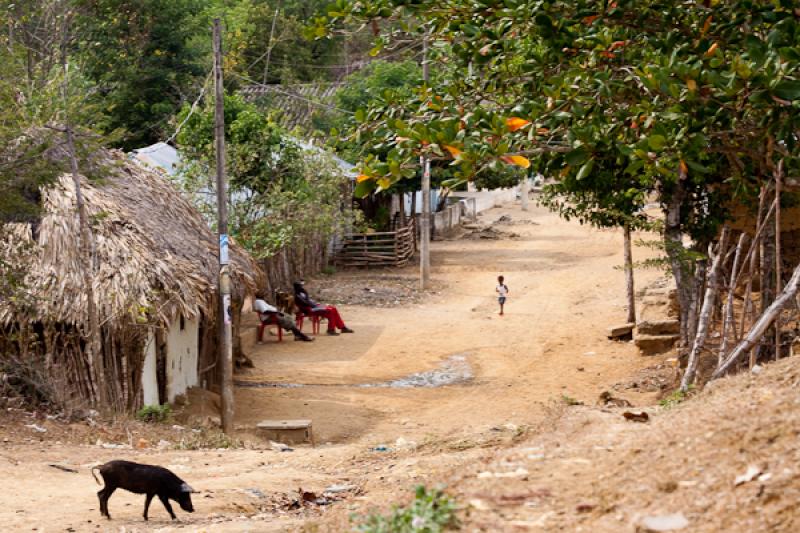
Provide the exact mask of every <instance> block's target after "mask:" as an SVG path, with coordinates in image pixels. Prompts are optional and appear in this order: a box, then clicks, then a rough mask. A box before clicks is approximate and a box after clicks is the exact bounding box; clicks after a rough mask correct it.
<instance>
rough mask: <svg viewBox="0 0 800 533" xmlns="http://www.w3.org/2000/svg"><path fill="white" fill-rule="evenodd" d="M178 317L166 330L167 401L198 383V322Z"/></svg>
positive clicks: (172, 399)
mask: <svg viewBox="0 0 800 533" xmlns="http://www.w3.org/2000/svg"><path fill="white" fill-rule="evenodd" d="M183 326H184V327H183V330H181V320H180V317H178V318H177V319H176V320H175V321H174V322H173V323H172V325H171V326H170V328H169V331H168V332H167V401H169V402H173V401H174V400H175V397H176V396H179V395H181V394H183V393H185V392H186V390H187V389H188V388H189V387H194V386H196V385H197V383H198V377H197V357H198V355H197V348H198V346H197V342H198V332H199V329H200V323H199V322H198V321H197V320H189V319H186V320H184V321H183Z"/></svg>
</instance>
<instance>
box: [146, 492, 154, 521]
mask: <svg viewBox="0 0 800 533" xmlns="http://www.w3.org/2000/svg"><path fill="white" fill-rule="evenodd" d="M153 496H155V494H148V495H147V497H146V498H145V500H144V519H145V522H146V521H147V510H148V509H149V508H150V501H151V500H152V499H153Z"/></svg>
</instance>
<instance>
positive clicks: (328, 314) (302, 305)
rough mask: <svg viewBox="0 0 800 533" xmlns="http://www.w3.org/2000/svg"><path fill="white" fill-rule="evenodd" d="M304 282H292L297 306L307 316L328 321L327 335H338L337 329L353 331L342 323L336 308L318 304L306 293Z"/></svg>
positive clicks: (347, 331)
mask: <svg viewBox="0 0 800 533" xmlns="http://www.w3.org/2000/svg"><path fill="white" fill-rule="evenodd" d="M304 285H305V282H304V281H303V280H302V279H301V280H300V281H297V282H295V284H294V303H295V305H297V308H298V309H300V311H302V312H303V313H304V314H306V315H308V316H319V317H322V318H324V319H326V320H327V321H328V335H338V333H337V332H336V330H337V329H339V330H341V332H342V333H353V330H352V329H350V328H348V327H347V326H345V325H344V321H343V320H342V317H341V316H340V315H339V311H338V309H336V308H335V307H334V306H332V305H320V304H318V303H317V302H315V301H314V300H312V299H311V297H310V296H309V295H308V293H307V292H306V289H305V286H304Z"/></svg>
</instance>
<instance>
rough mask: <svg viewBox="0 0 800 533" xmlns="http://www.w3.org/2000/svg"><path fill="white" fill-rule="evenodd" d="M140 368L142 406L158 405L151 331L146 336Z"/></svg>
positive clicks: (154, 344)
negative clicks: (142, 363) (142, 362)
mask: <svg viewBox="0 0 800 533" xmlns="http://www.w3.org/2000/svg"><path fill="white" fill-rule="evenodd" d="M144 353H145V356H144V366H143V368H142V400H143V402H144V405H158V375H157V374H156V339H155V337H154V336H153V331H152V330H151V331H150V333H149V334H148V336H147V345H145V349H144Z"/></svg>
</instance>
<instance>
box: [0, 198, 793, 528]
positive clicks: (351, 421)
mask: <svg viewBox="0 0 800 533" xmlns="http://www.w3.org/2000/svg"><path fill="white" fill-rule="evenodd" d="M504 215H505V216H508V217H510V221H512V222H513V224H509V219H504V220H503V221H502V225H513V231H514V233H517V234H519V235H520V238H514V239H507V238H500V239H455V240H448V241H442V242H435V243H434V245H433V247H432V248H433V251H432V258H433V276H434V281H435V283H434V287H433V289H432V290H429V291H425V292H420V291H418V290H417V289H416V284H415V276H416V270H415V269H414V268H412V267H409V268H407V269H402V270H391V271H384V272H374V271H373V272H341V273H336V274H334V275H332V276H320V277H319V278H317V279H314V280H309V281H308V283H307V285H308V287H309V289H310V292H311V293H312V294H320V295H322V296H323V297H327V298H330V300H335V301H336V302H337V305H338V303H339V302H345V303H344V304H343V305H340V311H341V313H342V316H343V317H344V319H345V321H346V323H347V324H348V325H349V326H350V327H352V328H353V329H355V330H356V333H355V334H352V335H341V336H338V337H328V336H326V335H324V332H323V335H319V336H317V340H316V341H315V342H314V343H299V342H293V341H292V340H291V335H287V336H285V337H284V341H283V342H282V343H278V342H277V341H276V338H275V337H270V338H268V340H267V342H266V343H265V344H262V345H257V344H255V328H254V326H255V318H254V317H248V318H247V320H248V321H249V322H248V323H249V324H250V326H251V329H250V330H249V331H248V333H247V334H246V336H245V338H244V339H243V342H244V347H245V350H246V351H247V353H248V354H249V355H250V357H251V358H252V359H253V361H254V363H255V368H253V369H250V370H248V371H247V372H244V373H241V374H239V375H237V380H239V381H241V382H247V383H249V384H250V385H258V386H249V387H246V386H240V387H238V388H237V391H236V400H237V411H236V414H237V428H238V434H237V439H241V440H243V441H245V445H244V446H243V447H242V446H241V445H237V446H238V447H234V448H229V449H226V448H219V449H201V450H186V449H174V448H175V447H176V446H177V445H178V444H179V443H181V442H184V443H192V442H194V443H197V442H200V441H202V442H206V443H214V442H216V441H215V440H214V436H213V434H212V433H213V431H211V430H206V429H203V430H202V432H201V433H197V432H195V431H193V426H196V425H198V424H200V423H202V422H203V421H205V422H206V423H213V418H214V416H215V412H214V411H215V407H214V402H215V401H216V400H215V398H214V396H213V395H211V394H209V393H198V392H194V393H193V394H192V395H190V396H189V398H188V406H186V407H185V409H184V411H183V412H182V413H179V414H178V415H176V420H175V422H170V423H168V424H161V425H156V426H153V425H146V424H137V423H130V422H124V421H121V422H119V423H117V424H110V425H109V424H100V425H99V427H98V426H93V425H92V424H91V423H87V422H79V423H72V424H68V423H65V422H59V421H57V420H47V419H45V418H36V419H34V417H33V416H30V415H28V414H25V413H23V412H18V411H12V412H7V413H5V414H4V415H3V416H2V417H0V479H2V480H4V482H5V483H4V486H5V487H6V490H5V491H4V494H3V495H2V496H0V502H2V504H3V505H2V506H0V529H2V530H38V531H44V530H59V531H64V530H67V531H111V530H113V531H177V530H185V531H346V530H348V529H350V528H351V527H352V524H351V522H350V515H351V514H352V513H366V512H368V511H369V510H371V509H373V508H376V509H379V510H386V509H388V508H389V507H390V506H391V504H393V503H403V502H405V501H407V500H408V499H409V498H410V496H411V491H412V490H413V488H414V486H415V485H418V484H427V485H437V484H441V483H443V484H445V485H446V486H447V487H448V489H447V490H448V492H449V493H451V494H452V495H454V496H455V498H456V500H457V501H458V502H459V504H461V505H462V511H461V512H460V516H461V518H462V522H463V524H464V529H465V530H467V531H527V530H533V531H560V530H566V531H580V530H585V531H589V530H592V531H635V530H637V528H640V525H641V523H642V520H643V519H644V517H646V516H649V515H658V514H662V513H678V512H681V513H683V515H684V516H685V518H686V519H687V520H688V522H689V524H690V526H689V528H688V530H689V531H721V530H725V531H792V530H797V526H798V524H797V523H796V521H797V518H796V511H794V510H793V506H794V505H795V504H796V502H797V501H798V499H797V497H798V494H797V491H798V487H800V483H798V475H800V474H799V473H798V469H797V467H796V465H797V461H798V459H800V446H798V444H797V437H798V434H799V433H800V419H799V418H798V415H797V414H796V412H797V403H798V401H800V399H799V398H798V393H797V390H798V389H797V384H798V382H800V368H798V365H797V364H796V363H795V361H794V360H788V361H785V362H782V363H779V364H778V365H774V367H773V368H769V369H767V370H766V371H765V372H763V373H762V374H761V375H759V376H740V377H737V378H735V379H732V380H723V381H721V382H719V383H717V384H714V385H712V387H711V390H709V391H705V392H703V393H702V394H701V395H699V396H698V397H697V398H693V399H690V400H688V401H686V402H684V403H681V404H679V405H676V406H674V407H672V408H671V409H664V408H661V407H658V406H657V400H658V399H659V398H660V397H661V396H663V394H664V392H665V391H667V390H669V389H670V387H672V386H673V385H674V377H675V372H676V371H675V369H674V368H672V367H670V366H669V365H668V364H666V363H665V361H666V356H658V357H643V356H640V355H639V354H638V352H637V350H636V349H635V347H634V346H633V344H632V343H628V342H621V343H620V342H613V341H609V340H607V339H606V336H605V333H606V329H607V328H608V327H609V326H611V325H614V324H617V323H622V322H624V319H625V316H626V312H625V307H624V306H625V295H624V278H623V275H622V272H621V271H620V270H619V269H617V268H615V267H617V266H618V265H620V264H621V261H622V236H621V234H620V233H617V232H613V231H599V230H593V229H590V228H587V227H583V226H579V225H577V224H574V223H566V222H564V221H561V220H559V219H558V218H557V217H556V216H554V215H552V214H550V213H548V212H546V211H544V210H542V209H538V208H532V210H531V211H529V212H527V213H524V212H522V211H520V210H519V208H518V207H516V206H507V207H504V208H498V209H494V210H491V211H489V212H487V213H486V214H484V215H483V216H482V217H481V218H482V221H483V222H484V224H483V225H486V226H489V225H491V224H490V223H492V222H494V221H497V220H498V219H499V218H500V217H501V216H504ZM637 252H638V254H637V257H636V259H637V260H639V259H644V258H646V257H647V254H648V253H649V252H647V251H644V250H638V251H637ZM499 274H503V275H504V276H505V277H506V284H507V285H508V286H509V288H510V294H509V299H508V302H507V304H506V315H505V316H502V317H501V316H498V314H497V311H498V309H497V303H496V298H495V295H494V287H495V285H496V276H497V275H499ZM659 275H660V274H659V273H658V272H653V271H643V272H639V273H638V274H637V276H638V277H637V284H638V285H639V286H640V287H641V286H643V285H644V284H646V283H647V282H649V281H651V280H653V279H655V278H656V277H657V276H659ZM365 288H366V289H367V290H366V291H365V290H364V289H365ZM369 289H374V290H375V292H374V293H373V292H371V291H370V290H369ZM306 328H307V329H310V328H309V326H307V327H306ZM448 361H449V362H451V363H452V362H453V361H455V363H452V364H455V365H456V366H457V371H453V370H452V365H451V367H448V366H447V365H448ZM465 368H466V369H468V372H467V373H466V374H465V373H464V369H465ZM448 369H450V370H448ZM449 371H452V372H455V373H458V374H459V376H460V379H457V380H454V381H452V382H450V381H448V379H449V378H448V375H447V372H449ZM409 376H411V379H409ZM420 376H423V378H420ZM431 376H433V377H434V378H435V379H433V378H431V379H428V378H430V377H431ZM442 376H444V377H442ZM465 376H466V377H465ZM439 378H442V380H439ZM428 382H430V383H433V384H435V385H441V383H445V384H444V385H441V386H405V385H404V386H398V385H397V384H398V383H402V384H406V385H407V384H408V383H411V384H412V385H413V384H416V385H420V384H422V385H425V384H426V383H428ZM604 391H610V392H611V393H612V395H613V396H614V397H616V398H622V399H624V400H626V401H627V402H630V403H631V404H632V405H633V406H634V407H627V408H625V407H620V408H618V407H613V406H607V405H602V404H603V402H600V401H599V399H598V398H599V396H600V394H601V393H603V392H604ZM580 404H583V405H580ZM639 408H644V409H645V410H646V412H648V413H649V415H650V422H647V423H635V422H629V421H627V420H626V419H625V418H624V417H623V416H622V413H623V412H624V411H626V410H637V409H639ZM276 418H310V419H312V420H313V427H314V433H315V435H316V441H317V446H316V447H315V448H312V447H310V446H308V445H300V446H295V447H294V450H293V451H290V452H280V451H276V450H274V449H272V448H271V447H270V445H269V443H268V442H265V441H264V440H263V439H261V438H260V436H259V435H258V433H257V431H256V430H255V425H256V424H257V423H258V422H259V421H261V420H264V419H276ZM34 423H35V424H37V425H39V426H40V427H42V428H44V429H47V431H46V432H38V431H37V430H36V429H34V428H31V427H28V426H29V425H32V424H34ZM173 423H179V424H181V427H179V428H177V429H176V428H173V427H172V424H173ZM98 439H100V441H101V442H99V443H98V442H97V440H98ZM140 439H145V440H146V441H147V442H146V443H145V445H144V447H143V448H141V449H139V448H137V446H136V445H137V443H139V440H140ZM203 439H205V440H203ZM162 440H163V441H168V442H167V444H164V443H162V446H161V448H159V446H158V443H159V441H162ZM109 444H111V445H113V444H117V445H121V446H123V447H120V448H109V447H108V446H109ZM224 444H227V443H222V442H220V445H224ZM233 444H237V443H236V442H234V443H233ZM104 446H105V447H104ZM184 447H187V446H184ZM188 447H192V446H188ZM119 458H124V459H130V460H135V461H140V462H148V463H155V464H161V465H164V466H167V467H168V468H171V469H172V470H174V471H175V473H176V474H178V475H179V476H181V477H183V478H184V479H185V480H186V481H188V482H189V483H190V484H191V485H192V486H193V487H194V488H195V489H198V490H199V491H200V493H199V494H196V495H195V498H194V501H195V508H196V509H197V511H196V512H195V513H194V514H191V515H190V514H186V513H183V512H182V511H176V512H177V513H178V514H179V518H180V521H179V522H174V523H173V522H172V521H170V520H169V518H168V515H167V514H166V512H165V511H164V510H163V509H162V508H161V507H160V504H159V503H157V502H156V503H154V504H153V506H152V507H151V510H150V522H147V523H145V522H143V520H142V518H141V512H142V507H143V498H142V497H141V496H135V495H132V494H129V493H125V492H122V491H118V492H117V493H115V494H114V496H113V497H112V498H111V500H110V503H109V508H110V512H111V515H112V516H113V518H114V519H113V520H112V521H110V522H109V521H106V520H105V519H101V518H100V514H99V510H98V505H97V497H96V495H95V492H96V491H97V490H98V489H99V487H98V486H97V485H96V484H95V483H94V480H93V479H92V478H91V475H90V474H89V467H90V466H92V465H94V464H97V463H98V462H104V461H107V460H110V459H119ZM51 464H57V465H60V466H64V467H66V468H70V469H74V470H77V473H73V472H68V471H63V470H60V469H57V468H55V467H52V466H50V465H51ZM751 464H753V465H757V468H758V469H759V470H760V473H759V474H758V475H759V476H762V478H761V480H758V479H756V480H755V481H748V482H746V483H743V484H742V485H740V486H738V487H734V485H733V482H734V478H735V476H737V475H739V474H742V473H744V472H745V471H746V470H747V467H748V466H749V465H751ZM764 474H769V475H768V476H766V477H764ZM332 485H340V486H347V488H346V490H344V491H343V492H335V491H334V492H328V493H326V492H325V489H326V488H328V487H330V486H332ZM301 488H302V489H303V491H306V492H313V493H314V498H310V497H309V498H307V499H314V500H316V502H317V503H314V502H309V503H302V501H301V500H302V497H301V493H300V492H298V489H301ZM320 498H322V499H320ZM318 503H323V504H324V505H319V504H318Z"/></svg>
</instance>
